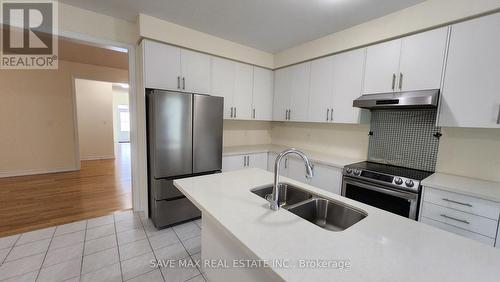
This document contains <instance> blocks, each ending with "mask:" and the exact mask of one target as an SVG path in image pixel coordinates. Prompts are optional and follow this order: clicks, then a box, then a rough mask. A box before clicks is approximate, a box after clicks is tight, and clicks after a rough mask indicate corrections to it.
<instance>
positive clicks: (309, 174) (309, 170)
mask: <svg viewBox="0 0 500 282" xmlns="http://www.w3.org/2000/svg"><path fill="white" fill-rule="evenodd" d="M313 177H314V164H311V165H310V166H309V165H307V163H306V179H307V180H310V179H311V178H313Z"/></svg>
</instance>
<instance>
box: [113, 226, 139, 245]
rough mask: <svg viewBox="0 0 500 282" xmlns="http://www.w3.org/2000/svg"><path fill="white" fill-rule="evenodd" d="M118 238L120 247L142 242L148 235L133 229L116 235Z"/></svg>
mask: <svg viewBox="0 0 500 282" xmlns="http://www.w3.org/2000/svg"><path fill="white" fill-rule="evenodd" d="M116 235H117V237H118V245H122V244H127V243H130V242H134V241H138V240H142V239H145V238H146V233H145V232H144V230H143V229H142V228H141V229H132V230H128V231H125V232H120V233H118V234H116Z"/></svg>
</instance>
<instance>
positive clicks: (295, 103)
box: [288, 62, 311, 121]
mask: <svg viewBox="0 0 500 282" xmlns="http://www.w3.org/2000/svg"><path fill="white" fill-rule="evenodd" d="M310 74H311V63H310V62H307V63H302V64H298V65H294V66H291V67H290V77H289V78H290V81H289V84H290V85H291V86H292V87H291V89H290V92H289V95H290V108H289V113H288V120H291V121H308V116H309V113H308V110H309V82H310Z"/></svg>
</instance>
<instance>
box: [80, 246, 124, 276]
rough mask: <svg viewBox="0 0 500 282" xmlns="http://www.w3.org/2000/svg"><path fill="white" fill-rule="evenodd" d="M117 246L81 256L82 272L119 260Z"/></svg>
mask: <svg viewBox="0 0 500 282" xmlns="http://www.w3.org/2000/svg"><path fill="white" fill-rule="evenodd" d="M119 261H120V260H119V257H118V248H116V247H115V248H112V249H107V250H104V251H101V252H98V253H95V254H91V255H88V256H85V257H83V269H82V273H88V272H92V271H95V270H97V269H99V268H102V267H105V266H108V265H112V264H115V263H117V262H119Z"/></svg>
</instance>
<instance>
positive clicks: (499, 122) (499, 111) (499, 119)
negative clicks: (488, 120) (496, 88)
mask: <svg viewBox="0 0 500 282" xmlns="http://www.w3.org/2000/svg"><path fill="white" fill-rule="evenodd" d="M497 124H500V105H498V116H497Z"/></svg>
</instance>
